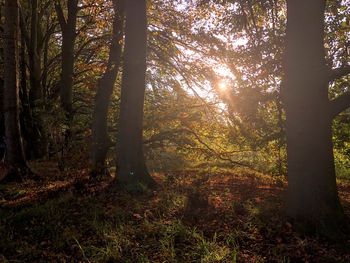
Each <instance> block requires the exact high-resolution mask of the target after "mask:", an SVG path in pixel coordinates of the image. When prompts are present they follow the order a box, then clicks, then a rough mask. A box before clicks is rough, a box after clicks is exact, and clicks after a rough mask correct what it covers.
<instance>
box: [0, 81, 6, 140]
mask: <svg viewBox="0 0 350 263" xmlns="http://www.w3.org/2000/svg"><path fill="white" fill-rule="evenodd" d="M3 101H4V81H3V79H2V78H0V102H1V103H0V139H1V138H3V137H5V119H4V103H3Z"/></svg>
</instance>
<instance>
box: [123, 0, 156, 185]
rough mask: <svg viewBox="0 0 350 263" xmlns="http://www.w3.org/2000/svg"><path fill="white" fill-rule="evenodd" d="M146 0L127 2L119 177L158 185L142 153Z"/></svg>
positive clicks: (131, 182)
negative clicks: (150, 173)
mask: <svg viewBox="0 0 350 263" xmlns="http://www.w3.org/2000/svg"><path fill="white" fill-rule="evenodd" d="M146 12H147V10H146V0H141V1H140V0H128V1H126V3H125V13H126V26H125V51H124V60H123V62H124V64H123V77H122V88H121V102H120V116H119V130H118V132H119V134H118V142H117V143H118V145H117V147H118V150H117V159H118V167H117V168H118V179H119V181H120V182H121V183H123V184H135V183H136V184H137V183H144V184H146V185H148V186H153V185H154V184H155V182H154V180H153V179H152V177H151V176H150V175H149V173H148V171H147V167H146V163H145V157H144V153H143V139H142V138H143V106H144V96H145V89H146V80H145V78H146V51H147V14H146Z"/></svg>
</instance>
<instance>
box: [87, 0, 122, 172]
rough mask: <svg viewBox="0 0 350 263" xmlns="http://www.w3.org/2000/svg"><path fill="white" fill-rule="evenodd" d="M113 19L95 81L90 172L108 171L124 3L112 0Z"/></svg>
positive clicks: (120, 51) (119, 62)
mask: <svg viewBox="0 0 350 263" xmlns="http://www.w3.org/2000/svg"><path fill="white" fill-rule="evenodd" d="M113 6H114V21H113V32H112V40H111V44H110V48H109V59H108V64H107V68H106V71H105V73H104V74H103V76H102V77H101V79H99V81H98V83H97V93H96V98H95V108H94V114H93V122H92V165H93V168H92V174H93V176H97V175H101V174H106V173H108V171H107V168H106V157H107V153H108V149H109V148H110V146H111V142H110V139H109V137H108V131H107V117H108V108H109V102H110V98H111V96H112V93H113V88H114V85H115V81H116V78H117V75H118V71H119V68H120V64H121V53H122V46H123V44H122V42H123V32H124V3H123V1H121V0H119V1H117V0H113Z"/></svg>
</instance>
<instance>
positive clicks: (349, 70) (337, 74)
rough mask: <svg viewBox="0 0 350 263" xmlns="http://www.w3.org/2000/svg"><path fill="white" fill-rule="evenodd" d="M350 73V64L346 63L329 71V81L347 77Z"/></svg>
mask: <svg viewBox="0 0 350 263" xmlns="http://www.w3.org/2000/svg"><path fill="white" fill-rule="evenodd" d="M348 74H350V65H344V66H342V67H340V68H336V69H332V70H330V71H329V77H328V80H329V81H335V80H336V79H339V78H342V77H345V76H346V75H348Z"/></svg>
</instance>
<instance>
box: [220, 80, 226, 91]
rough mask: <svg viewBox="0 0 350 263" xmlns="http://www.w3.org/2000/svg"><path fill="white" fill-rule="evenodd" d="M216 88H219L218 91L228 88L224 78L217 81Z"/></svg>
mask: <svg viewBox="0 0 350 263" xmlns="http://www.w3.org/2000/svg"><path fill="white" fill-rule="evenodd" d="M218 89H219V90H220V91H226V90H227V89H228V84H227V82H226V81H225V80H220V81H219V82H218Z"/></svg>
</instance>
